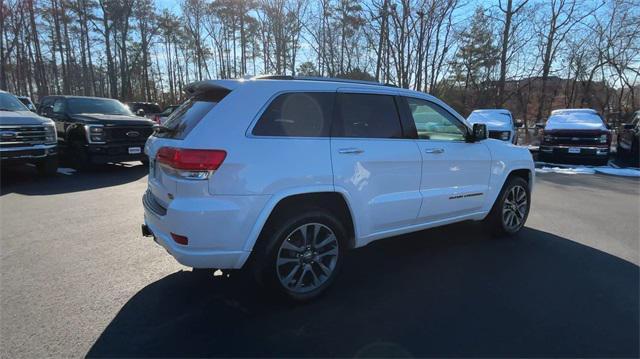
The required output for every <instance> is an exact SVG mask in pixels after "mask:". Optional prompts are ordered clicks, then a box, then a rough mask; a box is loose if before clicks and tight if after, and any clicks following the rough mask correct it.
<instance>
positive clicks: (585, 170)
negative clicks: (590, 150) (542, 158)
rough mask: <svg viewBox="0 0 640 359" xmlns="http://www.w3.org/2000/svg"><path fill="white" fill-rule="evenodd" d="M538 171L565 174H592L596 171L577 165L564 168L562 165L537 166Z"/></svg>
mask: <svg viewBox="0 0 640 359" xmlns="http://www.w3.org/2000/svg"><path fill="white" fill-rule="evenodd" d="M536 173H562V174H565V175H592V174H595V173H596V170H595V169H593V168H587V167H576V168H562V167H547V166H544V167H542V168H536Z"/></svg>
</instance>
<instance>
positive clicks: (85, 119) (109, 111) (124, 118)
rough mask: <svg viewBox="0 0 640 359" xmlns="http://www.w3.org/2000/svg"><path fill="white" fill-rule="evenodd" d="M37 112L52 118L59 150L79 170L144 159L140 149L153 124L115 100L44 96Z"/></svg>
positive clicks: (144, 156)
mask: <svg viewBox="0 0 640 359" xmlns="http://www.w3.org/2000/svg"><path fill="white" fill-rule="evenodd" d="M38 111H39V113H40V114H42V115H43V116H46V117H50V118H51V119H53V121H54V122H55V124H56V129H57V132H58V139H59V142H60V147H61V150H62V151H64V153H65V154H66V155H68V157H71V158H72V159H74V160H75V162H76V165H77V166H78V167H86V166H89V165H91V164H96V163H106V162H123V161H143V162H146V160H147V156H146V155H145V154H144V153H143V152H142V149H143V147H144V144H145V141H146V140H147V137H149V135H151V133H152V132H153V125H154V122H153V121H151V120H148V119H145V118H141V117H138V116H135V115H134V114H133V113H131V111H130V110H129V109H128V108H127V107H126V106H125V105H123V104H122V103H121V102H120V101H118V100H112V99H108V98H100V97H83V96H47V97H44V98H43V99H42V103H41V106H40V108H39V109H38Z"/></svg>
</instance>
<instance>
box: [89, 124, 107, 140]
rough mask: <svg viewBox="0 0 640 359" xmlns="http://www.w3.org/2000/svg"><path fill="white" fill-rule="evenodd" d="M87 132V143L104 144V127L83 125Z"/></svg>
mask: <svg viewBox="0 0 640 359" xmlns="http://www.w3.org/2000/svg"><path fill="white" fill-rule="evenodd" d="M84 128H85V130H86V131H87V142H89V143H104V142H105V141H104V139H105V136H104V127H103V126H102V125H85V126H84Z"/></svg>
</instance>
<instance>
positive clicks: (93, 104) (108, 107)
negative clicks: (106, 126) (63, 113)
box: [67, 98, 133, 116]
mask: <svg viewBox="0 0 640 359" xmlns="http://www.w3.org/2000/svg"><path fill="white" fill-rule="evenodd" d="M67 108H68V109H69V113H72V114H76V113H99V114H104V115H125V116H133V113H131V111H129V109H128V108H127V106H125V105H123V104H122V103H121V102H120V101H118V100H112V99H107V98H70V99H68V100H67Z"/></svg>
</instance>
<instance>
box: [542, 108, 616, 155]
mask: <svg viewBox="0 0 640 359" xmlns="http://www.w3.org/2000/svg"><path fill="white" fill-rule="evenodd" d="M539 127H543V133H542V141H541V143H540V153H539V155H538V156H539V159H540V160H541V161H545V162H574V161H578V160H582V161H591V162H596V163H597V164H599V165H606V164H607V162H608V161H609V148H610V147H611V131H610V130H609V128H608V126H607V125H606V124H605V122H604V120H603V119H602V117H600V115H599V114H598V112H596V111H595V110H592V109H561V110H554V111H553V112H551V116H550V117H549V119H548V120H547V122H546V124H544V125H539Z"/></svg>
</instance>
